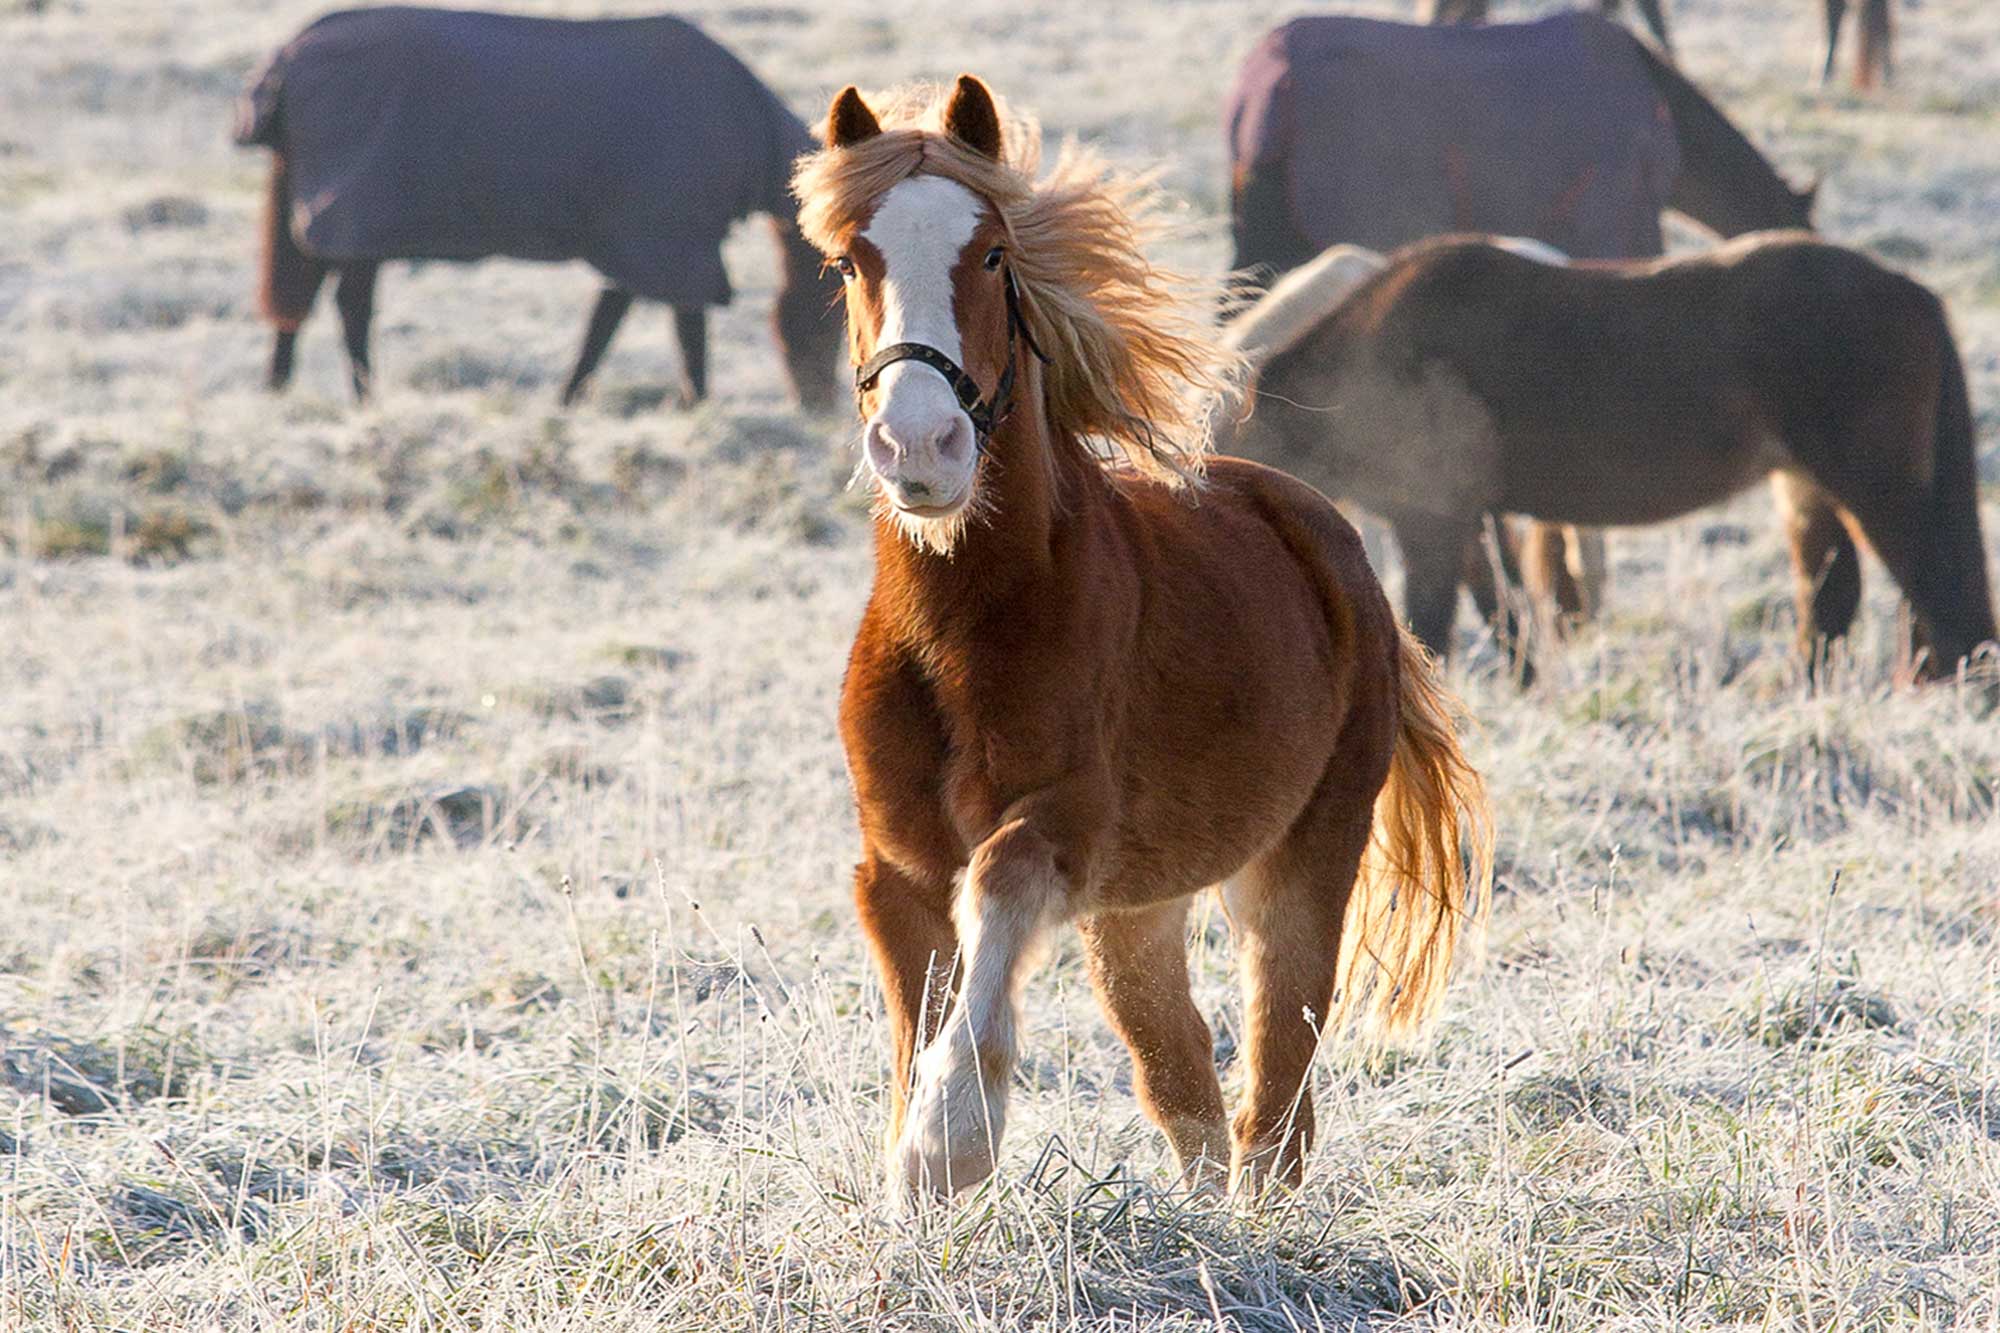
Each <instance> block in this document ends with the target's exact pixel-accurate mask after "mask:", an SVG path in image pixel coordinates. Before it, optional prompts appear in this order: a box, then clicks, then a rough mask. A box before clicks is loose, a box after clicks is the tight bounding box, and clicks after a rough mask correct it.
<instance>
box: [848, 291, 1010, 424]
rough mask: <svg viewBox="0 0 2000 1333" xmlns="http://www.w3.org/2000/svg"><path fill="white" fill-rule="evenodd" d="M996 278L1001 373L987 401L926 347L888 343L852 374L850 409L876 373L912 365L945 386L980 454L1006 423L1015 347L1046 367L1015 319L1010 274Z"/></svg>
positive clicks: (968, 378)
mask: <svg viewBox="0 0 2000 1333" xmlns="http://www.w3.org/2000/svg"><path fill="white" fill-rule="evenodd" d="M1000 273H1001V276H1002V277H1003V278H1004V279H1005V281H1006V286H1007V368H1006V369H1005V370H1003V371H1001V372H1000V382H999V383H998V384H996V385H994V386H993V397H992V398H991V399H990V400H988V399H986V398H984V397H982V396H981V394H980V392H979V385H978V384H976V383H974V382H973V379H972V376H970V375H968V374H966V373H965V371H964V369H963V368H961V367H960V366H959V364H958V363H957V362H956V361H953V360H952V359H951V358H950V357H948V356H946V355H945V354H944V353H943V352H940V351H939V350H938V349H937V348H935V347H932V346H930V345H929V344H928V343H890V344H889V345H888V346H887V347H883V348H878V349H877V350H876V352H875V355H873V356H871V357H869V358H868V360H867V361H865V362H864V363H862V364H861V365H860V366H859V367H858V368H857V369H856V370H855V372H854V401H855V406H856V407H859V406H860V404H861V395H862V394H864V393H867V392H868V391H869V390H870V389H872V388H874V387H875V381H876V380H878V379H881V378H882V372H883V371H885V370H887V369H888V368H889V367H890V366H893V365H895V364H896V363H897V362H898V361H916V362H919V363H921V364H923V365H926V366H929V367H930V368H931V369H932V370H935V371H936V372H937V373H938V374H940V375H942V376H944V379H945V383H947V384H949V385H951V391H952V394H953V395H954V396H955V397H956V398H957V399H958V405H959V406H960V407H962V408H964V409H965V415H966V416H968V417H970V418H971V419H972V438H973V448H974V449H975V450H977V451H978V452H980V453H984V452H985V451H986V442H987V440H988V439H990V438H991V437H992V435H993V431H994V428H995V427H997V426H998V425H999V424H1000V423H1001V422H1003V421H1005V420H1006V419H1007V414H1008V413H1009V412H1011V411H1013V410H1014V351H1015V343H1016V340H1017V339H1018V340H1019V341H1020V342H1024V343H1026V344H1028V350H1029V351H1030V352H1033V353H1034V354H1035V359H1036V360H1037V361H1040V362H1041V363H1042V364H1043V365H1045V366H1046V365H1048V364H1049V358H1048V354H1047V353H1046V352H1044V351H1042V349H1041V347H1040V345H1039V344H1037V343H1036V342H1035V335H1034V334H1032V333H1030V332H1029V331H1028V321H1027V320H1025V319H1023V318H1021V293H1020V289H1019V288H1017V287H1016V286H1015V285H1014V270H1013V269H1012V268H1003V269H1001V270H1000Z"/></svg>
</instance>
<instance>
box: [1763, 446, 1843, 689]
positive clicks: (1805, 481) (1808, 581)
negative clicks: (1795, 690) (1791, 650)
mask: <svg viewBox="0 0 2000 1333" xmlns="http://www.w3.org/2000/svg"><path fill="white" fill-rule="evenodd" d="M1771 493H1772V495H1773V497H1774V498H1775V499H1776V500H1777V502H1778V517H1779V520H1780V521H1781V522H1782V523H1783V524H1784V529H1785V540H1786V544H1787V545H1789V546H1790V547H1791V550H1792V600H1793V602H1794V603H1795V604H1796V605H1797V607H1798V617H1799V651H1800V652H1802V653H1804V654H1805V659H1806V671H1807V673H1808V674H1809V675H1811V676H1812V677H1813V678H1814V679H1817V678H1818V676H1819V672H1820V669H1821V667H1822V666H1823V665H1824V662H1825V658H1826V650H1827V647H1828V645H1829V644H1830V643H1831V641H1832V640H1834V639H1838V638H1840V637H1842V636H1843V635H1845V634H1846V633H1847V630H1848V627H1849V626H1851V625H1852V624H1853V623H1854V612H1855V609H1856V608H1857V607H1859V606H1860V605H1861V557H1860V555H1859V553H1858V552H1857V551H1856V550H1855V547H1854V537H1853V534H1851V533H1849V532H1848V530H1847V523H1846V520H1845V519H1844V518H1843V516H1842V514H1841V511H1840V505H1839V503H1838V502H1837V501H1836V500H1834V498H1833V497H1832V496H1831V495H1828V494H1827V493H1826V492H1825V491H1823V490H1821V489H1820V488H1819V487H1818V486H1816V485H1814V484H1813V482H1812V481H1811V479H1809V478H1808V477H1806V476H1805V475H1804V474H1802V473H1798V472H1773V473H1772V474H1771Z"/></svg>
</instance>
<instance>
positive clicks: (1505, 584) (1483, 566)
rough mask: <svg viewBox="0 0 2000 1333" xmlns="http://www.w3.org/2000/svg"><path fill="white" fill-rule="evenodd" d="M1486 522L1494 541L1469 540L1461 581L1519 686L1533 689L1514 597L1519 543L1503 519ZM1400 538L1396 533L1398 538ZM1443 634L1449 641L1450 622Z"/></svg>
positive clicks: (1531, 665)
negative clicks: (1505, 656)
mask: <svg viewBox="0 0 2000 1333" xmlns="http://www.w3.org/2000/svg"><path fill="white" fill-rule="evenodd" d="M1487 522H1488V523H1489V524H1490V529H1488V530H1489V531H1490V532H1491V534H1492V538H1493V540H1492V542H1491V544H1490V545H1489V544H1488V543H1487V541H1486V539H1485V537H1486V533H1485V532H1484V531H1475V532H1474V534H1473V537H1472V540H1471V541H1469V542H1467V543H1466V546H1465V558H1464V561H1463V564H1462V567H1461V568H1460V571H1459V574H1460V579H1461V581H1462V582H1463V583H1464V584H1465V588H1466V591H1467V592H1470V593H1471V594H1472V604H1473V606H1474V607H1475V608H1477V609H1478V611H1479V615H1480V618H1481V619H1483V620H1484V621H1486V623H1487V624H1489V625H1491V626H1492V627H1493V637H1494V639H1495V641H1496V642H1498V643H1499V645H1500V649H1501V651H1502V652H1504V653H1506V654H1507V658H1508V661H1509V662H1510V663H1511V664H1512V665H1513V668H1514V672H1515V674H1516V675H1518V676H1519V677H1520V681H1521V684H1523V685H1532V684H1534V682H1535V666H1534V663H1533V662H1532V661H1530V660H1529V657H1528V636H1527V625H1526V623H1525V622H1524V620H1523V618H1522V616H1521V602H1520V598H1519V596H1518V595H1517V594H1518V593H1519V591H1520V588H1521V564H1520V554H1519V543H1517V542H1516V541H1515V539H1514V529H1513V527H1512V526H1511V525H1509V524H1508V522H1507V520H1506V518H1505V516H1503V515H1500V514H1489V515H1487ZM1400 535H1401V534H1400V532H1399V533H1398V536H1399V538H1400ZM1407 558H1408V557H1407V553H1406V555H1405V559H1406V560H1407ZM1454 600H1455V599H1454ZM1445 633H1446V637H1447V638H1449V637H1450V629H1449V622H1447V629H1446V631H1445Z"/></svg>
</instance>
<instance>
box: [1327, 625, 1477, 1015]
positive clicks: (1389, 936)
mask: <svg viewBox="0 0 2000 1333" xmlns="http://www.w3.org/2000/svg"><path fill="white" fill-rule="evenodd" d="M1396 635H1397V640H1398V649H1397V662H1396V677H1397V684H1396V703H1397V723H1396V748H1395V753H1394V755H1393V757H1392V758H1391V759H1390V761H1389V780H1388V781H1387V782H1386V783H1385V784H1383V787H1382V792H1381V794H1380V795H1379V796H1377V797H1376V799H1375V830H1374V835H1373V837H1372V838H1371V839H1370V841H1369V845H1368V850H1367V852H1366V853H1365V854H1364V856H1363V857H1362V861H1361V874H1360V876H1359V877H1358V878H1357V879H1356V880H1355V884H1354V893H1353V896H1352V897H1351V898H1350V899H1349V903H1348V909H1347V919H1346V922H1345V926H1344V928H1343V929H1342V931H1341V933H1340V968H1339V978H1340V981H1339V993H1338V998H1337V1000H1336V1002H1335V1009H1336V1013H1335V1015H1334V1017H1335V1020H1336V1022H1342V1021H1346V1020H1348V1019H1357V1020H1359V1021H1360V1023H1361V1025H1362V1026H1363V1027H1364V1028H1368V1029H1372V1031H1373V1032H1374V1033H1375V1034H1376V1035H1379V1036H1391V1035H1394V1034H1396V1033H1398V1032H1404V1031H1410V1030H1414V1029H1416V1028H1418V1027H1421V1026H1422V1025H1423V1024H1424V1023H1425V1022H1426V1021H1427V1020H1428V1019H1429V1018H1430V1017H1431V1015H1432V1014H1433V1013H1434V1012H1435V1011H1436V1009H1437V1005H1438V1001H1439V1000H1440V998H1442V996H1443V994H1444V988H1445V983H1446V981H1447V980H1448V979H1449V978H1450V976H1451V961H1452V956H1453V954H1454V953H1455V952H1456V951H1457V948H1458V942H1459V939H1460V937H1461V935H1462V934H1463V933H1464V932H1465V931H1466V930H1467V929H1468V928H1470V929H1475V930H1476V929H1477V928H1479V927H1481V926H1483V925H1484V923H1485V920H1486V915H1487V913H1488V911H1489V910H1490V907H1491V901H1492V897H1493V816H1492V811H1491V810H1490V809H1489V808H1488V806H1487V803H1486V784H1485V783H1484V782H1483V781H1482V780H1481V779H1480V776H1479V774H1478V772H1476V771H1475V770H1474V769H1473V767H1472V765H1471V764H1470V763H1468V762H1467V761H1466V758H1465V753H1464V751H1463V750H1461V749H1460V748H1459V744H1458V733H1457V729H1456V727H1455V725H1454V714H1455V713H1456V712H1457V711H1458V707H1457V702H1456V700H1454V699H1453V698H1452V697H1451V695H1450V693H1449V692H1448V691H1447V690H1446V689H1445V687H1444V683H1443V681H1442V680H1440V679H1439V673H1438V667H1437V664H1436V662H1434V661H1433V660H1432V658H1431V655H1430V654H1429V653H1428V652H1427V651H1425V649H1424V646H1423V645H1422V644H1421V643H1419V642H1418V641H1417V638H1416V636H1415V635H1413V634H1411V633H1410V632H1409V631H1408V630H1407V629H1398V630H1397V631H1396Z"/></svg>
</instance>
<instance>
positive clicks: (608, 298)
mask: <svg viewBox="0 0 2000 1333" xmlns="http://www.w3.org/2000/svg"><path fill="white" fill-rule="evenodd" d="M631 308H632V293H630V292H628V291H626V290H625V289H624V288H623V287H606V288H605V289H604V290H603V291H601V292H599V293H598V294H597V304H596V305H594V306H592V307H591V308H590V323H589V324H587V325H585V326H584V330H583V347H582V348H581V349H580V350H579V351H578V352H577V354H576V368H575V369H574V370H572V371H570V373H569V382H568V383H566V384H564V385H563V391H562V405H563V406H564V407H568V406H570V405H571V404H572V403H574V402H576V400H577V396H578V395H579V394H581V393H582V392H583V386H584V384H585V383H586V382H588V380H589V379H590V376H591V374H592V372H594V371H595V370H596V369H597V363H598V362H599V361H601V360H603V358H604V352H605V349H606V348H608V347H610V346H611V337H612V335H613V334H615V333H617V332H618V326H619V324H621V323H623V322H624V319H625V312H626V311H628V310H630V309H631Z"/></svg>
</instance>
